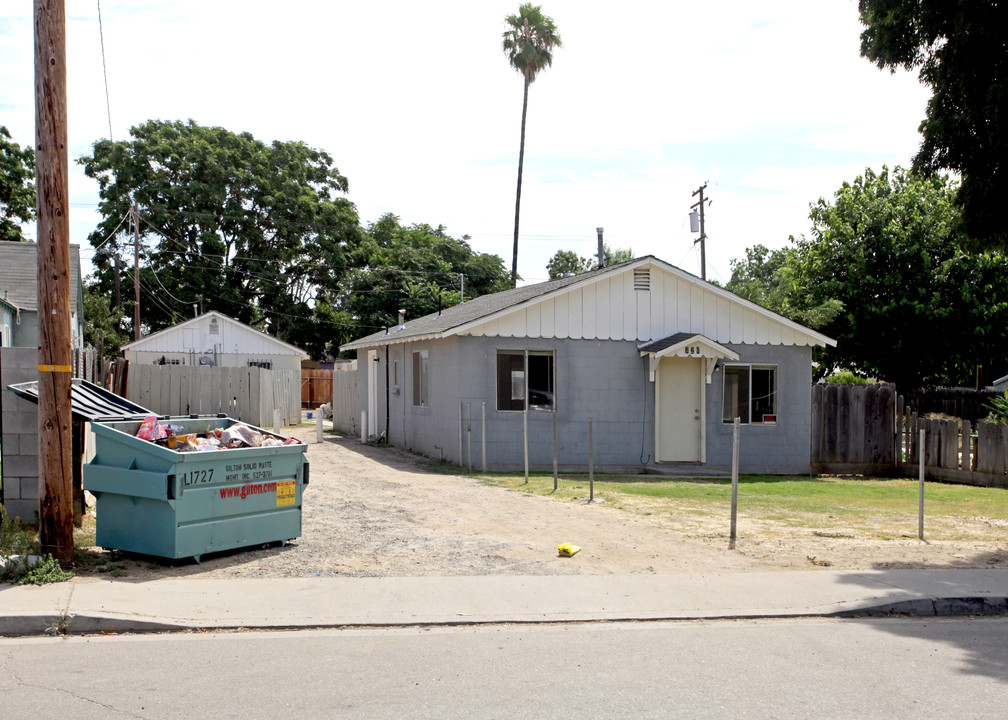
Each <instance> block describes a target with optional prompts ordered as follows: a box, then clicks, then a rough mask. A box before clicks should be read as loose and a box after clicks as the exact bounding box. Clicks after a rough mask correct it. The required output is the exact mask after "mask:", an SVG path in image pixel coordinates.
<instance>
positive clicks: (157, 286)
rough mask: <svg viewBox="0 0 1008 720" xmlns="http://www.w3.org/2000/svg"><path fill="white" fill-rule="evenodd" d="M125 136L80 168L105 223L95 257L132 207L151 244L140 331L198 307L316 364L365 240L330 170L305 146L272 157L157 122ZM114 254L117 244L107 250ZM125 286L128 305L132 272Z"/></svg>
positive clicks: (105, 274) (276, 150) (339, 179)
mask: <svg viewBox="0 0 1008 720" xmlns="http://www.w3.org/2000/svg"><path fill="white" fill-rule="evenodd" d="M130 135H131V139H129V140H123V141H119V142H112V141H109V140H101V141H99V142H97V143H95V145H94V151H93V153H92V154H91V155H90V156H86V157H83V158H81V159H80V161H79V162H80V163H81V164H82V165H83V166H84V172H85V174H86V175H87V176H88V177H91V178H95V179H97V180H98V185H99V193H100V203H99V210H100V212H101V213H102V215H103V217H104V220H103V221H102V222H101V224H99V226H98V228H97V229H96V230H95V231H94V232H93V233H92V234H91V237H90V240H91V243H92V244H93V245H95V246H96V247H97V246H98V245H100V244H101V243H102V242H103V241H104V240H105V239H106V238H107V237H108V236H109V235H110V234H112V233H113V231H114V230H115V228H116V226H117V225H118V224H119V221H120V219H121V218H122V217H123V216H124V215H125V214H126V213H127V212H128V210H129V208H130V206H131V205H132V204H133V202H134V201H135V202H136V203H138V204H139V206H140V209H141V218H142V220H141V231H142V234H143V236H144V240H145V244H146V242H147V241H149V242H150V243H151V244H152V247H151V249H149V250H147V249H145V250H144V252H143V258H142V259H143V268H142V270H141V276H140V289H141V305H142V309H143V314H142V318H141V322H142V323H143V324H144V325H145V326H146V327H147V328H148V329H149V330H157V329H160V328H162V327H166V326H168V325H171V324H173V323H174V322H177V321H178V320H179V319H180V318H183V317H189V316H190V315H191V312H192V306H193V305H194V304H196V303H199V302H200V300H202V305H203V307H204V309H208V310H209V309H213V310H219V311H220V312H223V313H225V314H227V315H230V316H232V317H235V318H237V319H238V320H240V321H242V322H245V323H248V324H251V325H254V326H258V327H261V328H262V329H263V330H265V331H267V332H269V333H271V334H272V335H274V336H276V337H278V338H280V339H281V340H285V341H287V342H290V343H293V344H295V345H298V346H299V347H302V348H304V349H305V350H307V351H308V352H309V353H311V354H312V355H313V356H319V355H321V354H322V352H323V348H324V346H325V344H326V342H327V341H328V340H329V339H330V338H329V337H327V335H326V333H327V332H331V327H329V326H328V323H329V321H330V320H331V318H330V317H329V315H328V314H327V313H328V311H327V308H328V307H329V306H331V304H332V302H333V297H334V295H335V294H337V293H338V292H339V282H340V280H341V278H342V276H343V275H344V273H345V269H346V266H347V262H346V260H345V257H344V255H345V252H346V250H347V249H348V248H349V247H352V246H353V245H355V244H356V242H357V239H358V235H359V230H360V228H359V224H358V219H357V211H356V209H355V208H354V206H353V204H352V203H351V202H350V201H349V200H347V199H346V198H345V197H343V195H344V193H346V192H347V189H348V184H347V180H346V178H345V177H343V176H342V175H340V174H339V172H338V171H337V169H336V168H335V167H334V166H333V161H332V158H331V157H330V156H329V155H328V154H326V153H325V152H323V151H321V150H316V149H313V148H310V147H308V146H307V145H305V144H304V143H301V142H280V141H275V142H273V143H272V144H269V145H267V144H266V143H263V142H261V141H259V140H256V139H255V138H254V137H253V136H252V135H250V134H248V133H240V134H239V133H234V132H231V131H229V130H225V129H224V128H220V127H204V126H201V125H198V124H197V123H195V122H193V121H191V120H190V121H189V122H186V123H184V122H179V121H174V122H167V121H160V120H150V121H148V122H145V123H143V124H141V125H138V126H136V127H134V128H132V129H131V130H130ZM115 252H116V249H115V246H114V245H112V244H111V243H110V244H109V245H106V246H105V247H103V248H102V254H103V255H108V254H114V253H115ZM102 260H103V258H102V257H101V256H99V257H98V258H96V263H97V264H98V265H99V274H98V277H99V282H100V284H101V286H102V287H103V288H104V289H105V291H106V292H110V291H111V286H112V273H113V272H114V266H113V265H112V264H111V263H105V262H102ZM122 279H123V290H124V296H125V297H127V298H132V296H133V292H132V291H133V286H132V283H133V278H132V272H128V273H127V274H126V275H125V276H124V277H123V278H122ZM124 305H127V306H131V305H132V302H131V301H130V302H127V303H124ZM124 310H126V311H127V312H126V314H127V317H129V316H130V315H131V314H132V312H131V310H132V308H131V307H124Z"/></svg>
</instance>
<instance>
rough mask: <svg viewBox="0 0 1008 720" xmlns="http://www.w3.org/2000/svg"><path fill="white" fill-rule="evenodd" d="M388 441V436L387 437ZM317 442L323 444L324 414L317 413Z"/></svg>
mask: <svg viewBox="0 0 1008 720" xmlns="http://www.w3.org/2000/svg"><path fill="white" fill-rule="evenodd" d="M385 439H386V440H388V436H387V435H386V437H385ZM315 442H318V443H320V442H322V413H320V412H316V413H315Z"/></svg>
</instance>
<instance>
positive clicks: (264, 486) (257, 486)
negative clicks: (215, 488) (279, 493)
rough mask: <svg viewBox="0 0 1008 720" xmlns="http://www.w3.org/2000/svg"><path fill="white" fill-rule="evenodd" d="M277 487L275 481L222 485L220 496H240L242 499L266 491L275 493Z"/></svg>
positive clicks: (262, 493) (263, 493)
mask: <svg viewBox="0 0 1008 720" xmlns="http://www.w3.org/2000/svg"><path fill="white" fill-rule="evenodd" d="M276 489H277V484H276V483H275V482H267V483H249V484H248V485H230V486H228V487H222V488H221V489H220V496H221V497H222V498H240V499H241V500H244V499H245V498H247V497H250V496H252V495H265V494H266V493H275V492H276Z"/></svg>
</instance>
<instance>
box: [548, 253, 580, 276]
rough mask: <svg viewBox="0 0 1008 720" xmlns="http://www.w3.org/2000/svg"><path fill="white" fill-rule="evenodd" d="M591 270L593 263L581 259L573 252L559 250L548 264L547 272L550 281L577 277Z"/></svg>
mask: <svg viewBox="0 0 1008 720" xmlns="http://www.w3.org/2000/svg"><path fill="white" fill-rule="evenodd" d="M590 269H591V261H590V260H587V259H585V258H583V257H581V256H580V255H578V254H577V253H576V252H574V251H573V250H557V251H556V252H555V253H554V254H553V257H551V258H550V260H549V262H548V263H546V272H548V273H549V277H550V280H554V279H556V278H559V277H564V276H565V275H577V274H578V273H583V272H585V271H587V270H590Z"/></svg>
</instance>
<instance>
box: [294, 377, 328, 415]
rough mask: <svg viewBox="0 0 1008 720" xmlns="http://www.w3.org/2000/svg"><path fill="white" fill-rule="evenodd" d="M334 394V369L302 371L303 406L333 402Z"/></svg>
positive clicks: (310, 406) (314, 406) (313, 406)
mask: <svg viewBox="0 0 1008 720" xmlns="http://www.w3.org/2000/svg"><path fill="white" fill-rule="evenodd" d="M332 394H333V371H332V370H302V371H301V407H303V408H317V407H319V406H320V405H323V404H325V403H327V402H332Z"/></svg>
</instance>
